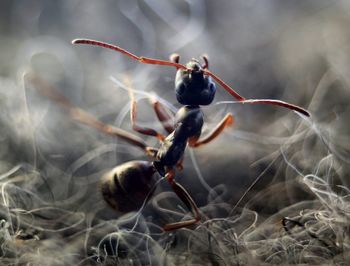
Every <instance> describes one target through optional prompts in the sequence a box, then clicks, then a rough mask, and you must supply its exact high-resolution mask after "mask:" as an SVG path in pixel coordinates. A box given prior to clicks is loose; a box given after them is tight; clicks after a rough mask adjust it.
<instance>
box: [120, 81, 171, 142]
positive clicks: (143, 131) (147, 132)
mask: <svg viewBox="0 0 350 266" xmlns="http://www.w3.org/2000/svg"><path fill="white" fill-rule="evenodd" d="M125 81H126V83H127V87H128V89H129V96H130V101H131V107H130V120H131V124H132V129H133V130H134V131H136V132H138V133H140V134H143V135H147V136H153V137H156V138H157V139H158V140H160V141H163V140H164V139H165V136H164V135H162V134H160V133H159V132H158V131H156V130H154V129H153V128H148V127H141V126H139V125H137V123H136V115H137V102H136V100H135V97H134V93H133V90H132V86H131V82H130V80H129V79H128V78H126V79H125Z"/></svg>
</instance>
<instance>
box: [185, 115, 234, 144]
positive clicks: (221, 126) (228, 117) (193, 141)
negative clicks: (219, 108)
mask: <svg viewBox="0 0 350 266" xmlns="http://www.w3.org/2000/svg"><path fill="white" fill-rule="evenodd" d="M233 122H234V118H233V115H232V114H231V113H228V114H227V115H226V116H225V117H224V118H223V119H222V120H221V121H220V122H219V123H218V124H217V126H216V127H215V128H214V129H213V130H212V131H211V132H210V133H209V134H208V135H207V136H205V137H203V138H202V139H200V140H198V138H192V139H190V140H189V145H190V147H199V146H202V145H204V144H207V143H209V142H211V141H212V140H213V139H215V138H216V137H217V136H219V135H220V134H221V133H222V132H223V130H224V129H225V128H226V127H228V126H230V125H232V124H233Z"/></svg>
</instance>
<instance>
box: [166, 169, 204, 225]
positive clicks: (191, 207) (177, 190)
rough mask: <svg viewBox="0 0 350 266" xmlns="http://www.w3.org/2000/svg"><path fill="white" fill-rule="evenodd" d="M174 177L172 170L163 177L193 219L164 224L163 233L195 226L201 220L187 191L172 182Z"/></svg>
mask: <svg viewBox="0 0 350 266" xmlns="http://www.w3.org/2000/svg"><path fill="white" fill-rule="evenodd" d="M174 175H175V172H174V170H170V171H168V172H167V174H166V175H165V178H166V179H167V180H168V182H169V183H170V185H171V187H172V188H173V190H174V192H175V193H176V195H177V196H178V197H179V198H180V199H181V200H182V202H183V203H184V204H185V205H186V207H187V208H188V209H189V210H190V211H191V212H192V214H193V217H194V218H193V219H190V220H186V221H181V222H176V223H169V224H166V225H165V226H164V227H163V229H164V231H172V230H176V229H179V228H183V227H187V226H190V225H193V224H196V223H198V222H199V221H200V220H201V215H200V213H199V209H198V207H197V205H196V203H195V202H194V200H193V199H192V197H191V196H190V194H189V193H188V192H187V190H186V189H185V188H184V187H183V186H181V185H180V184H179V183H177V182H176V181H175V180H174Z"/></svg>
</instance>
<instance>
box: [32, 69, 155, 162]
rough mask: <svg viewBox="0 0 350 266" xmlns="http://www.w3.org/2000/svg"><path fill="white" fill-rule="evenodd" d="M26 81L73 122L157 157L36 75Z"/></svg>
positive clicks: (133, 137) (134, 138) (146, 147)
mask: <svg viewBox="0 0 350 266" xmlns="http://www.w3.org/2000/svg"><path fill="white" fill-rule="evenodd" d="M25 79H28V80H29V81H30V82H31V83H32V84H33V85H34V86H35V89H36V90H37V91H38V92H39V94H41V95H42V96H44V97H46V98H48V99H50V100H52V101H54V102H55V103H56V104H58V105H59V106H60V107H61V108H63V109H64V110H65V111H66V112H68V113H69V115H70V117H71V118H72V119H73V120H75V121H77V122H79V123H81V124H84V125H87V126H90V127H92V128H95V129H97V130H99V131H100V132H102V133H105V134H107V135H110V136H113V137H119V138H121V139H123V140H125V141H127V142H129V143H130V144H132V145H135V146H137V147H139V148H141V149H142V150H143V151H144V152H145V153H146V154H147V155H150V156H151V157H155V153H156V149H154V148H151V147H148V146H147V144H146V143H145V142H144V141H143V140H142V139H141V138H140V137H138V136H136V135H134V134H131V133H130V132H127V131H125V130H123V129H121V128H118V127H114V126H112V125H109V124H105V123H103V122H102V121H100V120H98V119H96V118H95V117H94V116H92V115H91V114H89V113H87V112H85V111H84V110H82V109H80V108H78V107H76V106H74V105H73V104H72V103H71V102H70V101H69V100H68V99H67V98H66V97H65V96H64V95H63V94H61V93H60V92H59V91H58V90H57V89H55V88H54V87H53V86H51V85H50V84H48V83H47V82H46V81H44V80H43V79H42V78H40V77H39V76H38V75H36V74H35V73H32V72H28V73H27V74H26V75H25Z"/></svg>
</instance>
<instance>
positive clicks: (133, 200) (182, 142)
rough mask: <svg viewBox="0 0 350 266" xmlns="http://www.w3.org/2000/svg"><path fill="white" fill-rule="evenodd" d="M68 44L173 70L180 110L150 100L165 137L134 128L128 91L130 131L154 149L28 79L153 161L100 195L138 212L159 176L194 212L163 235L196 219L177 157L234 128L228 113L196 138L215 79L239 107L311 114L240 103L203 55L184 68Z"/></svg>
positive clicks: (130, 169) (130, 165)
mask: <svg viewBox="0 0 350 266" xmlns="http://www.w3.org/2000/svg"><path fill="white" fill-rule="evenodd" d="M72 43H73V44H88V45H95V46H101V47H104V48H108V49H112V50H114V51H117V52H120V53H122V54H124V55H126V56H128V57H130V58H132V59H134V60H137V61H138V62H140V63H145V64H153V65H162V66H171V67H175V68H176V69H177V73H176V78H175V93H176V98H177V101H178V102H179V103H180V104H182V105H183V107H181V108H180V109H179V110H178V112H177V113H176V114H175V116H174V115H173V114H171V112H169V110H167V108H166V107H165V106H163V105H162V104H160V102H158V101H156V100H154V101H153V104H152V105H153V109H154V111H155V113H156V115H157V117H158V119H159V121H160V123H161V124H162V126H163V128H164V129H165V131H166V132H167V133H168V135H167V136H164V135H162V134H161V133H159V132H157V131H156V130H154V129H152V128H146V127H141V126H138V125H137V123H136V114H137V104H136V101H135V100H134V99H133V95H132V90H131V88H130V89H129V92H130V97H131V112H130V114H131V123H132V127H133V130H134V131H136V132H138V133H141V134H144V135H148V136H154V137H156V138H157V139H158V140H159V141H160V147H159V148H153V147H148V146H147V145H146V143H145V142H144V141H143V140H142V139H141V138H140V137H138V136H137V135H134V134H132V133H130V132H127V131H124V130H123V129H121V128H117V127H114V126H112V125H108V124H104V123H103V122H101V121H99V120H97V119H96V118H94V117H93V116H91V115H90V114H88V113H86V112H85V111H83V110H81V109H79V108H77V107H75V106H73V105H72V104H71V103H70V102H69V100H68V99H67V98H65V97H64V96H63V95H61V94H60V93H59V92H57V91H56V90H55V89H54V88H52V87H50V86H49V85H48V84H46V83H45V82H44V81H43V80H41V79H40V78H38V77H37V76H35V75H31V76H30V77H31V81H32V82H33V83H35V84H36V85H37V89H38V90H39V92H40V93H41V94H42V95H44V96H46V97H48V98H50V99H52V100H54V101H55V102H57V103H58V104H59V105H61V106H62V107H63V108H64V109H65V110H67V111H68V112H69V113H70V116H71V117H72V118H73V119H75V120H77V121H79V122H80V123H83V124H86V125H89V126H91V127H93V128H96V129H98V130H99V131H101V132H104V133H105V134H108V135H112V136H117V137H119V138H122V139H124V140H125V141H127V142H129V143H131V144H132V145H135V146H137V147H139V148H141V149H142V150H143V151H144V152H145V153H146V154H147V155H149V156H150V157H151V158H152V161H151V162H150V161H130V162H126V163H124V164H121V165H119V166H117V167H115V168H114V169H113V170H112V171H110V172H109V173H108V174H106V175H105V176H104V177H103V178H102V181H101V192H102V195H103V198H104V200H105V201H106V202H107V203H108V204H109V205H110V206H111V207H112V208H114V209H116V210H118V211H121V212H130V211H135V210H138V209H140V208H141V206H142V205H143V204H144V202H146V201H147V200H148V199H149V198H150V196H151V195H152V193H153V187H154V185H155V183H156V173H158V174H159V175H160V176H161V177H163V178H165V179H166V180H167V181H168V182H169V184H170V185H171V187H172V189H173V190H174V192H175V193H176V195H177V196H178V197H179V198H180V199H181V200H182V201H183V203H184V204H185V205H186V207H187V208H188V209H189V210H190V211H191V212H192V214H193V218H192V219H190V220H185V221H180V222H175V223H169V224H166V225H165V226H164V227H163V229H164V230H165V231H171V230H176V229H179V228H183V227H188V226H191V225H193V224H196V223H197V222H199V221H200V220H201V215H200V212H199V209H198V207H197V205H196V203H195V202H194V200H193V199H192V197H191V196H190V194H189V193H188V192H187V191H186V189H185V188H184V187H183V186H181V185H180V184H179V183H178V182H176V181H175V167H176V168H179V169H182V159H183V155H184V152H185V149H186V147H187V145H188V146H190V147H200V146H202V145H205V144H207V143H209V142H211V141H212V140H213V139H215V138H216V137H217V136H218V135H220V133H221V132H222V131H223V130H224V129H225V128H226V127H228V126H230V125H232V124H233V120H234V119H233V116H232V114H231V113H228V114H227V115H226V116H225V117H224V118H223V119H222V120H221V121H220V122H219V123H218V124H217V126H216V127H215V128H214V129H213V130H212V131H211V132H210V133H209V134H208V135H207V136H205V137H203V138H200V136H201V131H202V126H203V123H204V119H203V113H202V111H201V108H200V106H201V105H209V104H211V103H212V101H213V99H214V97H215V92H216V85H215V83H214V81H215V82H216V83H218V84H219V85H220V86H221V87H223V88H224V89H225V90H226V91H227V92H229V93H230V94H231V95H232V96H233V97H234V98H236V99H237V100H238V102H239V103H243V104H244V103H249V104H271V105H278V106H281V107H284V108H288V109H291V110H294V111H296V112H299V113H301V114H303V115H305V116H310V114H309V113H308V111H306V110H305V109H303V108H301V107H299V106H296V105H293V104H290V103H287V102H283V101H280V100H271V99H245V98H244V97H242V96H241V95H239V94H238V93H237V92H236V91H235V90H233V89H232V88H231V87H230V86H229V85H227V84H226V83H225V82H224V81H223V80H221V79H220V78H219V77H218V76H216V75H214V74H213V73H211V72H210V71H209V70H208V68H209V60H208V58H207V57H206V56H202V60H203V63H202V64H200V62H199V61H198V60H196V59H191V60H190V61H189V62H188V63H187V64H186V65H183V64H180V63H179V62H180V56H179V55H178V54H172V55H171V56H170V61H164V60H159V59H153V58H147V57H139V56H136V55H134V54H132V53H130V52H128V51H127V50H124V49H122V48H120V47H118V46H115V45H112V44H108V43H104V42H100V41H96V40H88V39H76V40H73V41H72ZM169 121H175V123H172V124H170V123H169Z"/></svg>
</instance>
